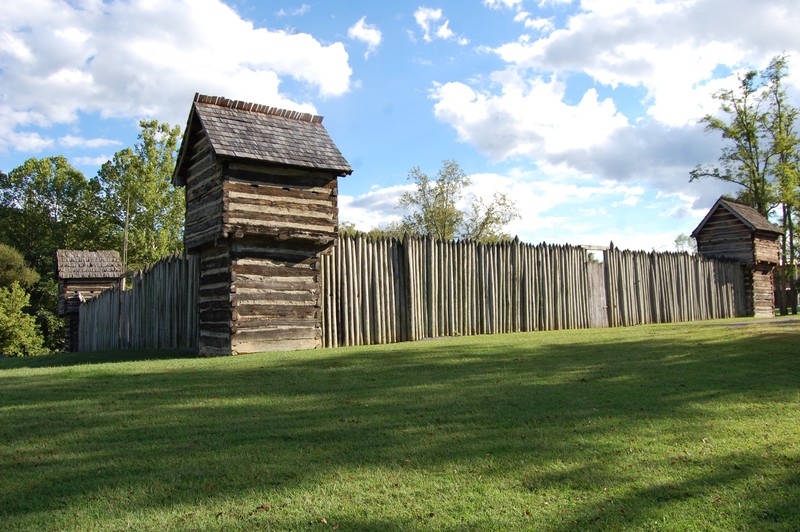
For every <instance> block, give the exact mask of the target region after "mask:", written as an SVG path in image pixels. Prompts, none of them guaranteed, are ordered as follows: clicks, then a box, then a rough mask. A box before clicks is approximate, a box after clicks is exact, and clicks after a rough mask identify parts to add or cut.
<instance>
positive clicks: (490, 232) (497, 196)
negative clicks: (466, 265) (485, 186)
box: [462, 192, 519, 241]
mask: <svg viewBox="0 0 800 532" xmlns="http://www.w3.org/2000/svg"><path fill="white" fill-rule="evenodd" d="M518 217H519V214H518V212H517V206H516V203H515V202H514V200H512V199H511V198H509V197H508V195H506V194H505V193H500V192H495V193H494V196H493V197H492V201H491V203H489V204H488V205H487V204H485V203H484V202H483V200H482V199H481V198H474V199H473V200H472V204H471V205H470V210H469V212H468V214H467V215H466V219H465V222H464V229H463V232H462V237H464V238H470V239H472V240H478V241H499V240H508V239H510V238H511V236H510V235H509V234H508V233H506V232H505V231H503V229H504V228H505V226H506V225H508V223H509V222H510V221H512V220H514V219H515V218H518Z"/></svg>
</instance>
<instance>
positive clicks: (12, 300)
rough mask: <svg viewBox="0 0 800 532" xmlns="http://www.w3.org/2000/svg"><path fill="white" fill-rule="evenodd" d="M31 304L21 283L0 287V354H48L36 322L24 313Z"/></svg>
mask: <svg viewBox="0 0 800 532" xmlns="http://www.w3.org/2000/svg"><path fill="white" fill-rule="evenodd" d="M29 302H30V296H28V294H26V293H25V291H24V290H23V289H22V288H21V287H20V285H19V283H17V282H13V283H11V286H10V287H8V288H6V287H0V353H2V354H4V355H7V356H31V355H41V354H45V353H46V352H47V350H46V349H45V348H44V345H43V341H42V335H41V334H40V332H39V328H38V327H37V325H36V320H34V318H33V316H31V315H30V314H27V313H26V312H25V311H24V308H25V307H27V306H28V304H29Z"/></svg>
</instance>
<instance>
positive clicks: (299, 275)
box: [173, 95, 352, 355]
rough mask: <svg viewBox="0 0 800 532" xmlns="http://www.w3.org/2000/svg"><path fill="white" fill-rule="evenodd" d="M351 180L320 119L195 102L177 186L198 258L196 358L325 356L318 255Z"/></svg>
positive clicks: (220, 101) (217, 101)
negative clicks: (341, 182)
mask: <svg viewBox="0 0 800 532" xmlns="http://www.w3.org/2000/svg"><path fill="white" fill-rule="evenodd" d="M351 172H352V170H351V169H350V166H349V165H348V164H347V161H345V160H344V158H343V157H342V155H341V153H340V152H339V150H338V149H337V148H336V146H335V145H334V144H333V142H332V141H331V139H330V137H329V136H328V134H327V132H326V131H325V129H324V128H323V127H322V117H318V116H312V115H307V114H302V113H297V112H292V111H285V110H281V109H275V108H271V107H266V106H263V105H258V104H250V103H245V102H237V101H231V100H227V99H224V98H218V97H210V96H202V95H196V96H195V101H194V104H193V106H192V110H191V112H190V115H189V121H188V124H187V127H186V130H185V133H184V140H183V143H182V145H181V149H180V152H179V155H178V164H177V165H176V169H175V174H174V176H173V182H174V183H175V184H177V185H184V186H185V187H186V229H185V232H184V242H185V245H186V250H187V251H188V252H190V253H195V254H199V255H200V283H199V305H200V307H199V323H200V341H199V345H200V351H201V353H205V354H209V355H223V354H239V353H251V352H256V351H275V350H286V349H304V348H316V347H320V346H321V345H322V341H321V337H322V332H321V329H322V327H321V310H320V293H321V286H320V276H319V255H320V253H322V252H324V251H325V250H326V249H328V248H329V247H330V246H332V245H333V242H334V241H335V239H336V236H337V227H338V205H337V195H338V177H340V176H343V175H348V174H349V173H351Z"/></svg>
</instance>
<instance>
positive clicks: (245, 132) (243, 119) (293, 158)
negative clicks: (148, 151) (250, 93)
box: [173, 94, 353, 185]
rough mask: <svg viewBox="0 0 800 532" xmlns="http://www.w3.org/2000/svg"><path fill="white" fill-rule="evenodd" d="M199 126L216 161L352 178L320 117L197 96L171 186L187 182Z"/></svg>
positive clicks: (348, 167)
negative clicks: (192, 141) (233, 160)
mask: <svg viewBox="0 0 800 532" xmlns="http://www.w3.org/2000/svg"><path fill="white" fill-rule="evenodd" d="M197 127H201V128H203V129H204V130H205V132H206V134H207V135H208V139H209V141H210V143H211V147H212V150H213V152H214V155H215V156H217V157H227V158H237V159H247V160H252V161H261V162H269V163H275V164H281V165H287V166H294V167H301V168H310V169H316V170H326V171H333V172H336V173H337V174H338V175H342V176H343V175H349V174H351V173H352V172H353V170H352V168H351V167H350V165H349V164H348V162H347V161H346V160H345V158H344V157H343V156H342V154H341V152H340V151H339V149H338V148H337V147H336V145H335V144H334V143H333V141H332V140H331V138H330V136H329V135H328V132H327V130H326V129H325V127H324V126H323V125H322V117H321V116H316V115H311V114H308V113H300V112H297V111H288V110H285V109H277V108H275V107H269V106H266V105H260V104H255V103H247V102H242V101H237V100H228V99H227V98H222V97H218V96H205V95H202V94H196V95H195V99H194V103H193V104H192V109H191V111H190V113H189V120H188V123H187V125H186V130H185V132H184V137H183V142H182V144H181V149H180V152H179V153H178V163H177V164H176V166H175V173H174V175H173V182H174V183H175V184H178V185H182V184H184V183H185V178H184V174H185V171H186V168H184V165H185V164H186V162H188V161H186V162H185V160H186V159H187V157H186V153H187V152H188V151H189V150H190V149H191V146H189V143H190V142H189V138H190V135H191V134H192V132H193V131H194V130H196V128H197Z"/></svg>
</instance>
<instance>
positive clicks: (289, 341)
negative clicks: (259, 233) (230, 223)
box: [230, 238, 322, 354]
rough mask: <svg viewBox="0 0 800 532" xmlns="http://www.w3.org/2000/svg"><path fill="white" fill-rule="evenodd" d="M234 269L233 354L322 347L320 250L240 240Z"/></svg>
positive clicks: (234, 252)
mask: <svg viewBox="0 0 800 532" xmlns="http://www.w3.org/2000/svg"><path fill="white" fill-rule="evenodd" d="M230 268H231V307H232V312H231V353H232V354H238V353H252V352H256V351H284V350H292V349H314V348H318V347H321V336H322V327H321V323H320V279H319V271H318V253H317V252H316V250H313V249H291V248H286V247H277V246H274V245H265V243H264V242H261V241H259V240H256V239H252V238H251V239H247V240H243V241H236V242H234V243H233V245H232V253H231V266H230Z"/></svg>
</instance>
